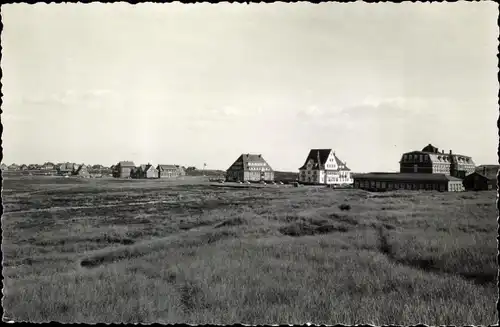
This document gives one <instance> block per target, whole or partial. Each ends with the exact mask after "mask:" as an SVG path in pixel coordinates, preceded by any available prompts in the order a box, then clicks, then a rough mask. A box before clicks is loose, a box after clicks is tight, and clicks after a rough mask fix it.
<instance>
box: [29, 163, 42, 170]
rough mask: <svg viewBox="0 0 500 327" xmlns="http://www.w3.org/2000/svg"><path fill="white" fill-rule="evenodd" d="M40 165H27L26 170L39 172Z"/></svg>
mask: <svg viewBox="0 0 500 327" xmlns="http://www.w3.org/2000/svg"><path fill="white" fill-rule="evenodd" d="M40 167H41V166H40V165H37V164H29V165H28V170H39V169H40Z"/></svg>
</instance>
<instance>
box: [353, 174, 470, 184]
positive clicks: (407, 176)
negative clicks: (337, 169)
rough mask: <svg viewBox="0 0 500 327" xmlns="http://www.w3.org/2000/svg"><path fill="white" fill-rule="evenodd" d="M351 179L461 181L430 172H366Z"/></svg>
mask: <svg viewBox="0 0 500 327" xmlns="http://www.w3.org/2000/svg"><path fill="white" fill-rule="evenodd" d="M352 178H353V179H371V180H380V181H402V182H404V181H408V182H412V181H421V182H445V181H462V180H461V179H460V178H457V177H453V176H449V175H445V174H430V173H378V172H373V173H367V174H355V175H353V176H352Z"/></svg>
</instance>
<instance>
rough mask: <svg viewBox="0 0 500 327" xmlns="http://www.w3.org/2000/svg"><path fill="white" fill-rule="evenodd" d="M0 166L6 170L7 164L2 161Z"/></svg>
mask: <svg viewBox="0 0 500 327" xmlns="http://www.w3.org/2000/svg"><path fill="white" fill-rule="evenodd" d="M0 167H1V168H2V171H4V170H7V165H6V164H4V163H3V162H2V164H1V165H0Z"/></svg>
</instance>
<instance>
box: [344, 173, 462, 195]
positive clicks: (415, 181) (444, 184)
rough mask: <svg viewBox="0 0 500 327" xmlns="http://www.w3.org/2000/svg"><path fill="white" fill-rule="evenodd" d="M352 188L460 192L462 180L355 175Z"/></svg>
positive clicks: (436, 176)
mask: <svg viewBox="0 0 500 327" xmlns="http://www.w3.org/2000/svg"><path fill="white" fill-rule="evenodd" d="M353 178H354V187H355V188H358V189H362V190H368V191H375V192H376V191H392V190H428V191H442V192H444V191H450V192H460V191H463V190H464V187H463V184H462V180H461V179H460V178H457V177H453V176H450V175H446V174H430V173H419V174H415V173H368V174H356V175H354V176H353Z"/></svg>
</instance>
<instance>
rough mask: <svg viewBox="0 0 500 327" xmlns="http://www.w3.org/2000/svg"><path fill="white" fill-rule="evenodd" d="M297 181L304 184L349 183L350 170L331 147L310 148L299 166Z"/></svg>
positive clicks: (350, 179) (350, 177) (350, 178)
mask: <svg viewBox="0 0 500 327" xmlns="http://www.w3.org/2000/svg"><path fill="white" fill-rule="evenodd" d="M298 180H299V182H301V183H305V184H325V185H350V184H352V183H353V179H352V176H351V170H350V169H349V168H348V167H347V165H346V163H345V162H343V161H342V160H340V159H339V157H337V155H336V154H335V151H333V150H332V149H312V150H310V151H309V154H308V155H307V158H306V160H305V162H304V164H303V165H302V166H301V167H300V168H299V177H298Z"/></svg>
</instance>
